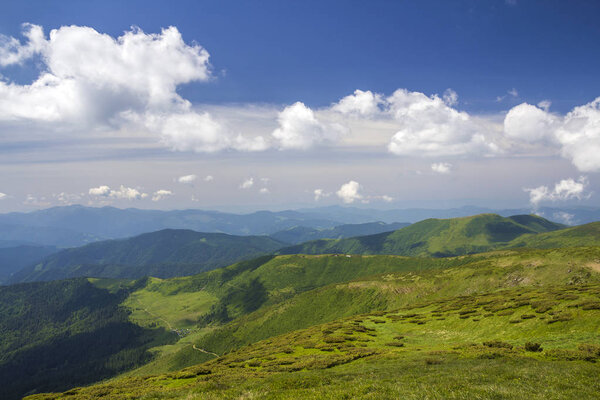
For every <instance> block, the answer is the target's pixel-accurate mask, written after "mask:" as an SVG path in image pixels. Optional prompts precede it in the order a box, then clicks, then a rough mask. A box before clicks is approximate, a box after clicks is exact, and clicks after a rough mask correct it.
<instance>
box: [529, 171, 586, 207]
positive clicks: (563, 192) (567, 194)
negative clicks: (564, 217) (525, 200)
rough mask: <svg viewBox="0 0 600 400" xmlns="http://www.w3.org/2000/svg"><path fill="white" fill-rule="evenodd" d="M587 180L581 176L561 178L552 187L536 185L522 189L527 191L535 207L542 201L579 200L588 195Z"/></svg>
mask: <svg viewBox="0 0 600 400" xmlns="http://www.w3.org/2000/svg"><path fill="white" fill-rule="evenodd" d="M587 186H588V180H587V178H586V177H584V176H582V177H580V178H579V179H578V180H574V179H572V178H568V179H563V180H561V181H560V182H558V183H556V184H555V185H554V188H549V187H548V186H538V187H536V188H533V189H524V190H525V191H526V192H528V193H529V201H530V203H531V204H532V205H533V206H534V207H537V206H538V205H539V204H540V203H541V202H543V201H553V202H554V201H565V200H572V199H577V200H581V199H584V198H587V197H589V194H588V193H586V189H587Z"/></svg>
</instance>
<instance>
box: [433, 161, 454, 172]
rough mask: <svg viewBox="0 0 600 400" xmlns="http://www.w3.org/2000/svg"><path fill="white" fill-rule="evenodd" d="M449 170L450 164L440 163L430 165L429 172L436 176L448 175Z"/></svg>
mask: <svg viewBox="0 0 600 400" xmlns="http://www.w3.org/2000/svg"><path fill="white" fill-rule="evenodd" d="M451 168H452V164H450V163H443V162H440V163H434V164H431V170H432V171H433V172H436V173H438V174H449V173H450V169H451Z"/></svg>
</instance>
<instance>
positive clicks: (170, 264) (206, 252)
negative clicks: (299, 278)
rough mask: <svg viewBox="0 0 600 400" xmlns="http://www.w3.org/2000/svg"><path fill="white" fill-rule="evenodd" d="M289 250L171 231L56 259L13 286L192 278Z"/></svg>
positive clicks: (270, 242) (264, 242) (247, 239)
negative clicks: (68, 280)
mask: <svg viewBox="0 0 600 400" xmlns="http://www.w3.org/2000/svg"><path fill="white" fill-rule="evenodd" d="M282 246H283V244H282V243H281V242H278V241H276V240H274V239H271V238H269V237H267V236H232V235H226V234H223V233H201V232H194V231H190V230H176V229H165V230H162V231H158V232H152V233H146V234H143V235H139V236H135V237H133V238H129V239H120V240H108V241H103V242H97V243H92V244H89V245H86V246H83V247H78V248H73V249H66V250H63V251H60V252H58V253H56V254H53V255H51V256H49V257H47V258H45V259H43V260H42V261H40V262H39V263H37V264H35V265H32V266H31V267H29V268H26V269H23V270H21V271H20V272H18V273H16V274H14V275H13V277H12V278H11V283H17V282H32V281H47V280H55V279H65V278H73V277H81V276H86V277H99V278H102V277H105V278H141V277H144V276H155V277H160V278H166V277H173V276H184V275H192V274H196V273H199V272H202V271H206V270H208V269H213V268H217V267H223V266H225V265H229V264H231V263H233V262H235V261H238V260H240V259H245V258H252V257H256V256H257V255H260V254H264V253H271V252H273V251H275V250H277V249H279V248H281V247H282Z"/></svg>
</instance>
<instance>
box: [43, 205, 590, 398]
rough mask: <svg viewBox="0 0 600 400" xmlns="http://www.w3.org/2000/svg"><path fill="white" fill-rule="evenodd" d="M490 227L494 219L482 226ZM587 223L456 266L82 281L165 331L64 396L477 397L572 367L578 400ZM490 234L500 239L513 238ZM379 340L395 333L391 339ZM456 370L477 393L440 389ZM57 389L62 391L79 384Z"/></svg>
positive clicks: (239, 266)
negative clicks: (426, 371)
mask: <svg viewBox="0 0 600 400" xmlns="http://www.w3.org/2000/svg"><path fill="white" fill-rule="evenodd" d="M500 218H501V217H500ZM475 220H477V218H475ZM490 220H491V221H493V220H495V218H484V219H483V221H490ZM452 221H454V220H452ZM472 221H473V220H471V221H467V223H466V224H463V226H462V227H460V229H457V232H459V233H460V234H459V233H457V234H456V237H461V235H463V234H464V231H465V227H466V226H471V228H473V229H474V230H473V231H469V232H470V234H472V236H473V237H482V234H481V232H482V231H483V232H485V229H486V227H487V228H489V225H486V224H485V223H484V224H483V225H482V224H478V225H476V226H475V227H473V225H470V222H472ZM481 221H482V219H480V220H479V221H477V222H478V223H479V222H481ZM510 221H512V222H510V223H509V226H510V227H512V226H513V223H514V224H516V225H517V226H518V229H520V230H521V231H527V230H531V231H535V230H538V231H542V230H549V229H553V227H552V226H547V225H545V224H546V222H545V220H538V219H536V217H533V218H529V217H527V218H525V217H523V218H521V217H519V218H518V219H517V218H516V217H515V218H513V219H511V220H510ZM499 222H506V221H502V220H499ZM500 226H505V225H504V224H500ZM594 227H595V226H594V224H590V225H589V226H583V227H575V228H568V229H560V230H554V231H550V232H543V233H535V232H534V233H522V234H518V235H517V236H516V240H527V238H539V237H542V236H543V235H546V236H547V237H548V238H549V239H547V240H553V241H554V242H553V244H552V243H551V244H550V245H548V246H546V247H549V248H547V249H543V248H540V249H531V248H527V246H517V245H515V246H514V249H504V250H495V251H492V252H485V253H477V254H470V255H461V256H454V257H426V256H423V255H420V256H418V257H408V256H399V255H358V254H329V255H306V254H290V255H278V256H275V255H265V256H261V257H258V258H255V259H251V260H246V261H241V262H238V263H235V264H233V265H230V266H228V267H225V268H218V269H214V270H210V271H206V272H202V273H200V274H196V275H192V276H185V277H175V278H169V279H164V278H146V279H143V280H139V281H132V280H120V279H89V280H87V281H86V282H88V284H90V285H92V287H94V288H95V290H98V291H101V292H102V293H105V294H108V295H110V296H120V297H119V300H118V303H117V305H116V308H114V310H113V311H111V312H108V313H107V314H106V315H105V316H104V317H102V318H99V320H103V319H109V318H110V317H111V316H112V315H113V314H114V315H121V316H122V315H126V316H127V323H128V324H131V326H134V327H136V329H140V330H141V332H155V333H156V332H163V333H164V334H165V336H164V337H163V336H161V337H163V338H166V339H165V340H166V341H164V342H159V341H157V340H153V341H147V342H144V343H146V347H142V348H143V352H142V353H141V354H143V358H141V359H139V360H138V361H137V362H136V363H130V364H128V365H129V366H128V367H125V366H122V367H120V369H119V370H118V371H117V370H116V369H115V370H113V371H112V373H106V375H103V376H106V377H110V376H112V377H114V379H113V380H111V381H110V382H107V383H106V384H102V385H99V386H92V387H90V388H84V389H73V390H70V391H69V392H68V393H69V396H74V398H78V397H77V396H79V397H80V398H94V396H100V394H101V393H105V396H108V397H110V398H125V397H127V396H129V398H138V397H142V396H147V397H150V398H168V397H169V396H171V397H175V398H179V397H190V398H195V397H198V398H211V396H212V397H214V398H221V397H226V398H227V397H232V398H238V397H240V396H241V397H244V396H251V397H252V396H259V397H267V398H268V396H271V397H272V398H293V397H298V396H300V397H305V396H307V397H309V398H310V397H311V396H312V397H315V398H320V397H322V396H324V395H326V394H327V393H332V394H331V396H333V397H337V396H338V395H339V396H347V397H348V396H350V397H355V396H357V393H360V390H366V389H360V390H359V389H357V387H356V386H355V385H351V386H348V385H347V384H344V381H345V380H346V379H348V380H351V381H352V382H362V383H361V385H364V388H374V389H373V398H382V397H386V396H387V397H397V396H403V395H404V394H405V392H403V391H402V390H404V389H401V388H399V387H398V386H397V385H395V384H393V383H389V384H388V383H385V382H380V381H378V380H377V379H374V378H369V376H368V374H367V375H365V373H364V372H365V371H367V370H370V371H378V372H377V373H380V374H383V376H387V377H388V378H387V379H389V380H390V382H394V381H402V380H403V379H408V378H407V377H406V376H405V375H403V374H400V375H399V372H398V371H404V370H405V371H413V372H414V373H416V372H417V371H418V370H419V369H422V368H430V369H431V370H432V371H433V375H430V376H428V378H427V379H425V380H423V381H422V384H424V385H430V386H431V391H430V392H428V393H430V394H431V396H432V397H433V398H436V397H437V398H447V397H448V395H449V394H452V393H460V394H461V396H462V397H465V396H466V397H473V396H475V397H477V396H479V395H481V396H484V397H485V395H482V394H481V393H484V394H485V393H490V392H491V391H492V390H493V388H494V387H495V386H494V385H496V384H499V385H506V384H507V382H509V381H510V379H509V378H506V377H505V376H504V374H505V373H506V372H507V371H510V370H511V369H510V368H508V367H507V365H510V366H512V368H516V369H519V370H520V371H521V372H522V373H523V374H525V375H526V376H529V377H533V376H535V374H536V373H544V374H545V376H546V377H547V378H545V379H546V381H544V382H546V383H547V382H549V381H551V380H552V379H554V378H553V377H556V376H558V374H559V373H560V370H561V369H564V368H565V366H566V365H569V366H572V365H573V366H575V367H573V368H574V369H572V373H573V379H576V380H577V385H571V386H569V390H571V389H572V390H573V392H572V393H576V394H580V395H582V396H583V395H585V394H587V393H588V391H587V390H589V388H590V385H591V381H589V380H587V381H586V379H587V378H586V376H588V375H590V374H597V373H598V372H600V371H599V370H597V367H595V366H594V365H591V361H594V360H595V359H596V358H597V355H596V350H595V349H596V347H594V346H600V343H599V342H598V335H597V334H598V332H600V326H598V324H599V323H598V320H597V315H596V314H595V313H597V312H598V307H599V304H600V302H599V299H598V298H597V297H598V285H600V247H599V246H577V243H582V244H588V243H591V244H593V243H596V242H597V239H598V232H597V231H596V230H595V228H594ZM409 228H410V227H409ZM559 228H561V227H560V226H559ZM404 229H406V228H404ZM582 230H583V231H582ZM400 231H401V230H400ZM396 232H399V231H396ZM476 232H480V233H476ZM496 235H500V236H501V237H502V238H503V240H504V238H506V235H508V236H510V235H514V232H513V233H510V232H509V233H504V234H501V232H500V233H496ZM431 237H435V235H432V236H431ZM561 238H564V239H562V240H561ZM569 238H571V239H569ZM513 240H515V239H513ZM511 241H512V240H511ZM498 243H507V242H498ZM539 243H544V241H540V242H539ZM556 245H561V246H563V245H564V246H563V247H562V248H560V247H557V248H553V247H556ZM540 247H543V246H542V245H540ZM66 282H71V281H66ZM51 283H54V282H51ZM521 300H523V301H521ZM115 301H116V300H115ZM488 308H489V309H488ZM119 318H121V317H119ZM361 319H362V320H363V321H362V322H361V321H359V320H361ZM348 321H351V322H350V323H351V325H352V326H355V327H356V328H357V329H358V330H357V333H351V328H352V326H350V325H347V323H348ZM357 324H358V325H357ZM359 325H360V326H359ZM338 326H341V328H339V329H338V328H336V327H338ZM386 327H387V328H386ZM384 328H385V329H384ZM388 328H389V330H386V329H388ZM525 328H526V329H525ZM392 331H394V332H395V331H398V332H399V333H398V334H396V335H395V336H390V332H392ZM400 336H403V337H405V338H407V339H406V340H405V339H402V338H400ZM347 337H348V338H349V337H352V338H353V339H348V338H347ZM409 337H412V338H413V339H414V341H412V340H413V339H410V340H409V339H408V338H409ZM359 338H362V339H369V340H362V339H361V340H359ZM167 339H168V340H167ZM346 339H348V340H346ZM370 341H372V343H371V342H370ZM125 342H127V340H125ZM497 342H499V343H500V344H497ZM136 343H138V344H136V345H133V346H134V347H135V348H136V349H141V348H140V347H139V342H136ZM284 343H285V346H284ZM486 343H488V344H486ZM489 343H492V344H491V345H490V344H489ZM527 343H529V344H527ZM304 344H306V346H305V345H304ZM536 346H537V347H536ZM590 346H591V347H590ZM540 348H541V349H542V350H541V351H539V349H540ZM528 349H529V350H528ZM531 349H534V350H531ZM99 351H100V349H99ZM103 351H104V350H103ZM136 351H141V350H136ZM598 354H600V353H598ZM250 355H252V356H251V357H250ZM44 368H47V366H45V367H44ZM363 368H366V370H365V369H363ZM461 368H462V369H461ZM468 368H474V369H476V370H480V371H481V373H480V374H479V375H477V376H478V377H479V379H483V381H486V382H489V385H488V386H486V385H480V386H478V385H474V386H473V390H474V391H471V392H460V391H459V385H458V384H457V385H456V386H454V384H452V385H450V386H448V382H449V381H452V382H462V384H471V383H472V381H471V377H472V375H470V374H469V373H468V372H467V369H468ZM594 368H596V369H594ZM42 371H43V369H42ZM361 371H362V372H361ZM436 374H438V375H439V376H438V378H435V377H436ZM496 374H500V375H501V376H500V377H499V376H496ZM64 379H65V380H64V382H67V383H66V384H65V386H66V387H72V386H76V385H78V383H77V382H76V381H73V382H72V383H69V382H71V381H69V378H68V376H65V378H64ZM281 379H283V381H285V382H287V383H282V382H283V381H281ZM305 379H308V380H310V381H311V382H312V381H314V382H321V381H323V382H328V385H330V386H331V389H328V388H327V387H325V386H323V385H321V384H317V383H315V384H314V385H312V386H311V385H309V386H306V387H305V383H303V382H305ZM503 379H504V380H503ZM280 384H281V385H283V386H282V387H281V388H280V389H277V388H278V387H279V386H278V385H280ZM273 385H275V386H273ZM536 385H537V386H536ZM553 388H554V389H553ZM557 388H558V386H556V385H555V386H552V385H550V386H544V385H538V384H537V383H536V384H535V385H534V386H531V387H523V388H514V390H513V389H512V388H511V390H513V391H512V392H507V393H509V394H510V396H512V397H513V398H520V397H519V396H524V395H529V394H531V393H534V392H535V391H536V390H537V391H538V392H540V393H546V394H547V395H549V394H554V393H555V392H552V390H558V389H557ZM305 389H307V391H305ZM546 389H547V390H549V391H547V392H544V390H546ZM328 390H333V391H331V392H328ZM357 390H358V392H357ZM478 390H481V392H478ZM457 391H458V392H457ZM467 394H468V395H469V396H467ZM328 395H329V394H328ZM44 396H47V397H44ZM86 396H87V397H86ZM481 396H480V397H481ZM507 396H508V395H507ZM510 396H508V398H510ZM450 397H452V396H450ZM38 398H56V395H53V394H48V395H39V396H38ZM540 398H541V397H540Z"/></svg>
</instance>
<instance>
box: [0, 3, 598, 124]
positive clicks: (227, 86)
mask: <svg viewBox="0 0 600 400" xmlns="http://www.w3.org/2000/svg"><path fill="white" fill-rule="evenodd" d="M7 3H8V4H6V2H5V4H4V5H3V10H2V13H1V15H0V32H2V33H4V34H5V35H12V36H18V35H19V32H20V30H21V26H20V25H21V23H22V22H31V23H35V24H39V25H42V26H44V27H47V28H48V29H49V28H51V27H59V26H61V25H71V24H75V25H86V26H91V27H94V28H95V29H97V30H98V31H101V32H105V33H108V34H111V35H112V36H119V35H120V34H121V33H122V32H123V31H125V30H127V29H129V27H130V26H132V25H136V26H139V27H141V28H142V29H143V30H144V31H146V32H156V31H159V30H160V28H162V27H166V26H170V25H174V26H177V27H178V28H179V30H180V31H181V32H182V34H183V35H184V38H185V39H186V40H188V41H192V40H195V41H197V42H198V43H200V44H202V46H204V47H205V48H207V49H208V50H209V51H210V52H211V55H212V57H211V58H212V64H213V66H214V68H215V70H216V71H217V72H221V71H226V75H225V77H226V79H221V78H218V79H217V80H216V81H215V82H213V83H211V84H210V85H203V86H204V87H203V90H202V91H201V92H200V91H198V90H195V89H196V88H195V86H197V85H194V84H192V85H190V86H191V87H183V88H181V89H180V90H181V92H182V93H185V94H186V97H187V98H189V99H192V100H194V101H198V102H216V103H220V102H266V103H290V102H294V101H298V100H300V101H303V102H305V103H306V104H307V105H311V106H314V107H318V106H326V105H328V104H330V103H332V102H335V101H337V100H338V98H339V96H340V94H341V93H350V92H352V91H354V90H355V89H356V88H362V89H365V90H366V89H370V90H374V91H378V92H383V93H388V92H390V91H391V90H394V89H395V88H398V87H403V88H408V89H411V90H418V91H422V92H425V93H441V92H443V91H444V90H445V89H446V88H448V87H451V88H453V89H454V90H455V91H457V92H458V93H460V96H461V99H462V102H463V106H464V108H465V109H467V110H472V111H475V110H484V111H487V110H494V111H495V110H499V109H502V105H501V104H498V102H497V101H496V98H497V97H498V96H503V95H505V94H506V92H507V91H508V90H511V89H512V88H518V89H517V90H518V92H519V95H520V96H521V97H522V98H526V99H528V100H529V101H541V100H544V99H547V98H551V99H554V100H553V104H554V105H555V107H556V109H557V110H558V111H563V112H566V111H568V110H569V109H570V108H572V107H573V106H574V105H577V104H582V103H584V102H588V101H591V100H593V99H594V98H595V97H597V95H598V93H600V79H597V73H598V68H597V67H598V65H599V64H600V51H599V50H600V48H599V47H600V45H599V43H600V24H598V17H599V16H600V3H598V2H596V1H568V2H567V1H558V0H557V1H553V0H544V1H523V0H521V1H519V0H516V1H515V2H514V3H512V2H506V1H504V0H490V1H477V0H472V1H418V2H416V1H311V0H308V1H301V2H297V1H294V2H291V1H278V0H274V1H227V0H225V1H177V2H174V3H173V4H172V5H169V6H165V3H164V2H158V1H89V2H87V1H86V2H82V1H60V2H47V1H28V2H7ZM23 3H25V4H23Z"/></svg>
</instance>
